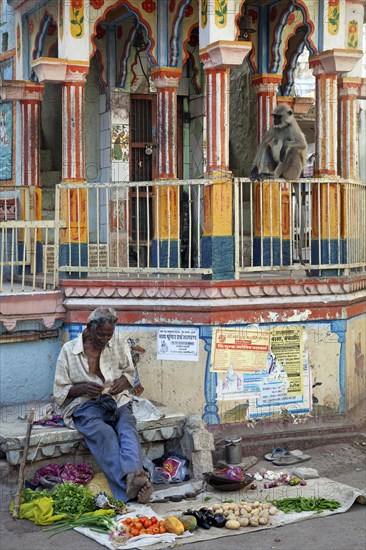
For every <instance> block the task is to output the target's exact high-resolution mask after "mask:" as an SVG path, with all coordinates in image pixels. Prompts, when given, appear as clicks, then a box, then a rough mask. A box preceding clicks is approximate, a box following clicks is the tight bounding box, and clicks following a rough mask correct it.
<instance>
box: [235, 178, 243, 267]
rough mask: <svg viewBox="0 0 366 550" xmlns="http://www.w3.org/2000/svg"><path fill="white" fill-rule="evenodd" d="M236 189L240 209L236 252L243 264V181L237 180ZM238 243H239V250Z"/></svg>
mask: <svg viewBox="0 0 366 550" xmlns="http://www.w3.org/2000/svg"><path fill="white" fill-rule="evenodd" d="M236 189H237V191H238V192H236V200H239V204H238V208H239V209H240V220H238V252H237V254H238V264H239V265H242V266H243V265H244V258H245V256H244V183H241V182H238V183H237V186H236V187H235V190H236ZM239 239H240V240H239ZM240 244H241V250H240ZM239 250H240V252H239ZM240 260H241V261H240ZM239 262H240V263H239Z"/></svg>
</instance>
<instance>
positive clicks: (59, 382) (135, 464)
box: [53, 308, 153, 503]
mask: <svg viewBox="0 0 366 550" xmlns="http://www.w3.org/2000/svg"><path fill="white" fill-rule="evenodd" d="M116 323H117V316H116V313H115V311H114V310H113V309H111V308H97V309H96V310H95V311H93V313H92V314H91V315H90V316H89V318H88V324H87V326H86V329H85V330H84V331H83V332H82V334H80V336H78V338H76V339H75V340H71V341H70V342H67V343H66V344H65V345H64V346H63V347H62V350H61V352H60V355H59V357H58V360H57V365H56V374H55V383H54V388H53V394H54V399H55V401H56V403H57V405H58V406H59V407H60V409H61V414H62V415H63V418H64V422H65V424H66V425H67V426H69V427H74V426H75V428H76V429H77V430H78V431H79V432H80V433H81V434H82V435H83V436H84V438H85V442H86V444H87V446H88V448H89V450H90V452H91V453H92V455H93V456H94V458H95V460H96V461H97V463H98V464H99V466H100V467H101V469H102V471H103V472H104V474H105V476H106V478H107V480H108V482H109V485H110V487H111V490H112V492H113V496H114V497H115V498H117V499H120V500H123V501H124V502H127V501H128V500H132V499H136V498H137V500H138V502H142V503H146V502H148V500H149V498H150V495H151V493H152V492H153V486H152V484H151V483H150V481H149V478H148V474H147V473H146V472H145V471H144V470H143V467H142V454H141V444H140V439H139V435H138V432H137V429H136V419H135V417H134V416H133V413H132V401H131V396H130V393H129V389H130V388H131V385H132V383H133V381H134V376H135V368H134V366H133V363H132V358H131V352H130V348H129V346H128V343H127V341H126V340H122V339H121V338H118V336H117V335H115V333H114V329H115V326H116Z"/></svg>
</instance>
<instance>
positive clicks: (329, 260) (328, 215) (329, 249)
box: [327, 182, 336, 265]
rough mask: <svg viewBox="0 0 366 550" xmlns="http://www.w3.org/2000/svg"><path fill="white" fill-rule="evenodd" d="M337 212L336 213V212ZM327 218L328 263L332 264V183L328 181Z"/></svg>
mask: <svg viewBox="0 0 366 550" xmlns="http://www.w3.org/2000/svg"><path fill="white" fill-rule="evenodd" d="M335 214H336V213H335ZM327 218H328V264H329V265H330V264H331V256H330V254H331V246H330V235H331V232H330V223H331V220H330V183H329V182H327Z"/></svg>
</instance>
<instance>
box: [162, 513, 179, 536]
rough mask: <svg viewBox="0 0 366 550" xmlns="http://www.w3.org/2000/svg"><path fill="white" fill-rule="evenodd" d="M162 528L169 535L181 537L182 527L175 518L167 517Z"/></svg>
mask: <svg viewBox="0 0 366 550" xmlns="http://www.w3.org/2000/svg"><path fill="white" fill-rule="evenodd" d="M164 527H165V529H166V530H167V531H168V532H169V533H175V534H176V535H183V533H184V525H183V523H182V522H181V521H180V520H179V519H178V518H176V517H175V516H168V517H167V518H165V520H164Z"/></svg>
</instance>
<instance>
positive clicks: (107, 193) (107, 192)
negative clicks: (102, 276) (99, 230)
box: [104, 187, 111, 279]
mask: <svg viewBox="0 0 366 550" xmlns="http://www.w3.org/2000/svg"><path fill="white" fill-rule="evenodd" d="M104 194H105V205H104V208H105V223H106V246H107V252H106V257H107V267H110V262H111V258H110V232H111V218H110V209H109V205H110V203H111V194H110V188H109V187H105V193H104ZM108 279H109V272H108Z"/></svg>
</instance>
